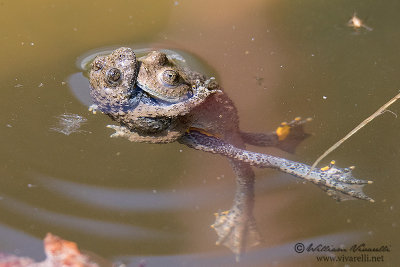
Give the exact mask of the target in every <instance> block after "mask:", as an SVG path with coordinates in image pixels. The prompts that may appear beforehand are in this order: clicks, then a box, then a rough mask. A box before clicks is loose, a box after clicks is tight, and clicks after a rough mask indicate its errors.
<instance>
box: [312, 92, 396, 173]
mask: <svg viewBox="0 0 400 267" xmlns="http://www.w3.org/2000/svg"><path fill="white" fill-rule="evenodd" d="M399 98H400V93H399V94H397V95H396V96H395V97H393V98H392V99H390V100H389V101H388V102H387V103H386V104H384V105H383V106H382V107H380V108H379V109H378V110H377V111H375V113H374V114H372V115H371V116H369V117H368V118H366V119H365V120H364V121H363V122H361V123H360V124H359V125H358V126H357V127H356V128H354V129H353V130H352V131H351V132H349V133H348V134H347V135H346V136H345V137H343V138H342V139H340V140H339V141H338V142H336V143H335V144H334V145H333V146H331V147H330V148H328V149H327V150H326V151H325V152H324V153H323V154H322V155H321V156H320V157H319V158H318V159H317V160H316V161H315V162H314V163H313V165H311V169H310V170H309V172H308V173H310V172H311V171H312V170H313V169H314V168H315V166H317V164H318V163H319V162H320V161H321V160H322V159H323V158H325V157H326V156H327V155H328V154H329V153H331V152H332V151H333V150H335V149H336V148H338V147H339V146H340V145H341V144H342V143H343V142H344V141H346V140H347V139H349V138H350V136H352V135H353V134H355V133H356V132H358V131H359V130H360V129H361V128H362V127H364V126H365V125H367V124H368V123H369V122H371V121H372V120H373V119H375V118H376V117H378V116H379V115H381V114H382V113H384V112H385V111H387V110H386V109H387V108H388V107H389V106H390V105H392V104H393V103H394V102H396V101H397V100H398V99H399Z"/></svg>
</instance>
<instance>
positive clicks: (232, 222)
mask: <svg viewBox="0 0 400 267" xmlns="http://www.w3.org/2000/svg"><path fill="white" fill-rule="evenodd" d="M215 217H216V218H215V223H214V224H213V225H211V228H213V229H214V230H215V231H216V232H217V235H218V240H217V242H216V244H217V245H224V246H226V247H228V248H229V249H230V250H232V252H233V253H234V254H235V255H236V261H239V259H240V255H241V254H242V253H243V252H244V250H245V248H247V247H253V246H256V245H258V244H259V243H260V241H261V237H260V234H259V233H258V231H257V228H256V222H255V219H254V217H253V216H250V215H248V214H245V213H243V212H241V211H240V210H239V209H238V208H232V209H231V210H228V211H223V212H218V213H215Z"/></svg>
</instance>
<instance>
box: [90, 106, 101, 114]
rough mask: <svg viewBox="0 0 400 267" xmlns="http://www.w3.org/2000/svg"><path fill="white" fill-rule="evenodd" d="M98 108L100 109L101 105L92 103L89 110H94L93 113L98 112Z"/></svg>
mask: <svg viewBox="0 0 400 267" xmlns="http://www.w3.org/2000/svg"><path fill="white" fill-rule="evenodd" d="M98 109H99V107H98V106H97V105H95V104H93V105H90V107H89V111H90V112H92V113H93V114H96V113H97V110H98Z"/></svg>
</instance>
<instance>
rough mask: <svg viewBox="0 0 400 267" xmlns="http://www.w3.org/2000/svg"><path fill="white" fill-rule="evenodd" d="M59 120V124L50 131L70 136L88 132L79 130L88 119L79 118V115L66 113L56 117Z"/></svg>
mask: <svg viewBox="0 0 400 267" xmlns="http://www.w3.org/2000/svg"><path fill="white" fill-rule="evenodd" d="M56 118H57V119H58V124H57V125H56V126H54V127H52V128H50V130H52V131H55V132H59V133H62V134H65V135H70V134H72V133H75V132H76V133H79V132H81V133H82V132H86V133H87V132H88V131H84V130H79V128H80V127H81V126H82V125H83V124H85V123H86V122H87V119H86V118H84V117H82V116H79V115H78V114H72V113H64V114H61V115H59V116H56Z"/></svg>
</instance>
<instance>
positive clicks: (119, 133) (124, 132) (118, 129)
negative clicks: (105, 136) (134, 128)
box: [107, 124, 132, 139]
mask: <svg viewBox="0 0 400 267" xmlns="http://www.w3.org/2000/svg"><path fill="white" fill-rule="evenodd" d="M107 128H110V129H113V130H115V133H113V134H112V135H110V137H111V138H116V137H125V138H128V139H129V137H130V136H131V135H132V133H131V131H130V130H129V129H128V128H126V127H124V126H118V125H112V124H110V125H107Z"/></svg>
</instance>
